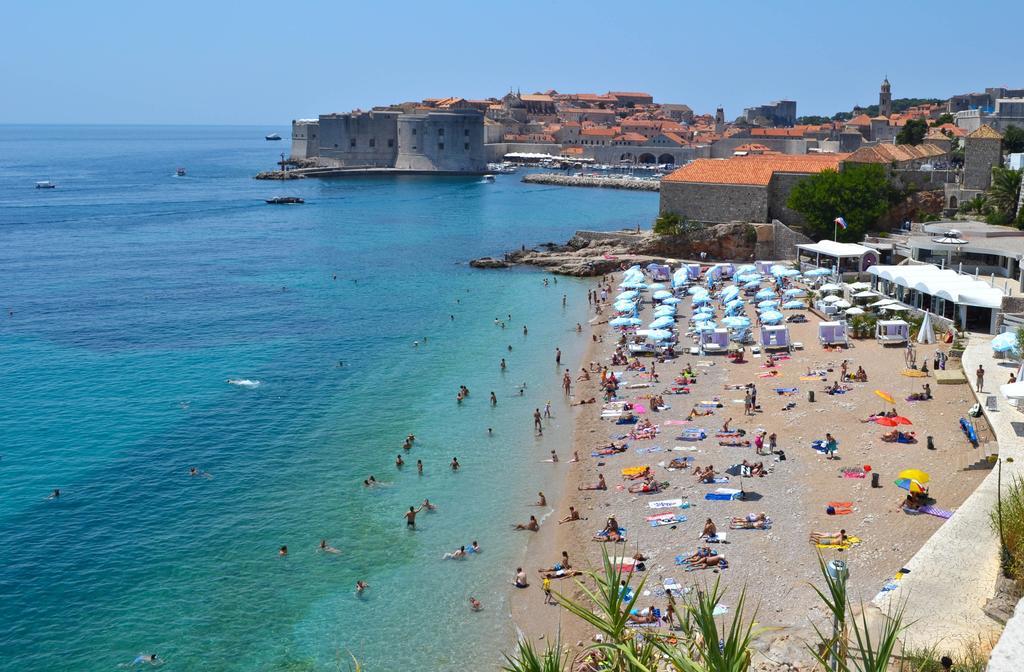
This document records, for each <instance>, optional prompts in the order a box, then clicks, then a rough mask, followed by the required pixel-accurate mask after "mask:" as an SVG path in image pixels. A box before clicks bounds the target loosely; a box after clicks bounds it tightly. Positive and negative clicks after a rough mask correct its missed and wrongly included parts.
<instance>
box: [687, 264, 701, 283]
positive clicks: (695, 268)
mask: <svg viewBox="0 0 1024 672" xmlns="http://www.w3.org/2000/svg"><path fill="white" fill-rule="evenodd" d="M683 268H685V269H686V274H687V276H689V278H690V280H696V279H697V278H699V277H700V264H687V265H686V266H684V267H683Z"/></svg>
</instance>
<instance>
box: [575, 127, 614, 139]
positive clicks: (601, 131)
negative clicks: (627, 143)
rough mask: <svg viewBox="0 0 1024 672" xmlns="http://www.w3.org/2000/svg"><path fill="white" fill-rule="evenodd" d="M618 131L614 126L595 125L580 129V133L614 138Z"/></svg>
mask: <svg viewBox="0 0 1024 672" xmlns="http://www.w3.org/2000/svg"><path fill="white" fill-rule="evenodd" d="M616 132H617V131H616V130H615V129H614V128H597V127H594V128H584V129H583V130H582V131H580V135H594V136H601V137H605V138H614V137H615V134H616Z"/></svg>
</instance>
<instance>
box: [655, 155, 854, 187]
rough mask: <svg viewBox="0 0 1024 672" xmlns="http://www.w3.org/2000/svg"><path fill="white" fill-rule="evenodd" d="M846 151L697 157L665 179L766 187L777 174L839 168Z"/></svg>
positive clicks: (668, 180)
mask: <svg viewBox="0 0 1024 672" xmlns="http://www.w3.org/2000/svg"><path fill="white" fill-rule="evenodd" d="M846 156H847V155H846V154H773V155H768V156H735V157H732V158H730V159H697V160H696V161H693V162H691V163H689V164H687V165H686V166H683V167H682V168H680V169H678V170H676V171H675V172H673V173H671V174H669V175H667V176H665V177H664V178H662V181H664V182H694V183H702V184H738V185H750V186H766V185H767V184H768V183H769V182H770V181H771V179H772V175H774V174H775V173H805V174H808V175H811V174H814V173H819V172H821V171H823V170H826V169H831V170H838V169H839V163H840V162H841V161H842V160H843V159H845V158H846Z"/></svg>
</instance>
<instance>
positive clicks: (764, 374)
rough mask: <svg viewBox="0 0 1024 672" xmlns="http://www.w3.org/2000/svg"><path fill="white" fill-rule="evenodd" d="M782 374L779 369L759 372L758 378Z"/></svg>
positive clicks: (776, 376)
mask: <svg viewBox="0 0 1024 672" xmlns="http://www.w3.org/2000/svg"><path fill="white" fill-rule="evenodd" d="M781 375H782V374H781V373H779V372H778V371H768V372H766V373H759V374H757V377H758V378H778V377H779V376H781Z"/></svg>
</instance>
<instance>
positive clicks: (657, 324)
mask: <svg viewBox="0 0 1024 672" xmlns="http://www.w3.org/2000/svg"><path fill="white" fill-rule="evenodd" d="M675 322H676V321H675V320H673V319H672V318H671V317H659V318H658V319H656V320H654V322H651V323H650V324H648V325H647V328H648V329H668V328H669V327H671V326H672V325H673V324H675Z"/></svg>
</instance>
